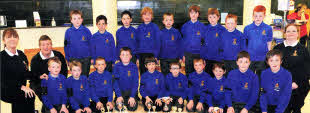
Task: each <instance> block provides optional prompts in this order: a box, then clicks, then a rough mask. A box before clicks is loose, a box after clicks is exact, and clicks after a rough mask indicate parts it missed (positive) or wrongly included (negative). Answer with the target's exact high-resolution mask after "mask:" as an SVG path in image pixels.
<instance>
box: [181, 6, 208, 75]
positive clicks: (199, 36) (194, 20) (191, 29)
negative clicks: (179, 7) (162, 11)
mask: <svg viewBox="0 0 310 113" xmlns="http://www.w3.org/2000/svg"><path fill="white" fill-rule="evenodd" d="M199 11H200V7H199V6H197V5H192V6H191V7H189V9H188V14H189V17H190V18H191V20H190V21H188V22H186V23H185V24H184V25H183V26H182V28H181V33H182V34H183V44H182V46H183V49H184V56H183V62H185V72H186V76H188V75H189V74H190V73H192V72H194V71H195V70H194V65H193V60H194V59H196V58H200V49H201V46H202V42H203V36H204V34H203V33H204V31H205V25H204V24H203V23H201V22H200V21H199V20H198V17H199V14H200V12H199Z"/></svg>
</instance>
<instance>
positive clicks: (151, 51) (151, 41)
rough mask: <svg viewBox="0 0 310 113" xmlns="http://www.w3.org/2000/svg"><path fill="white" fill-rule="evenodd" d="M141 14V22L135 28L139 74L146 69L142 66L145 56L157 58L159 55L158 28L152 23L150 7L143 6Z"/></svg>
mask: <svg viewBox="0 0 310 113" xmlns="http://www.w3.org/2000/svg"><path fill="white" fill-rule="evenodd" d="M141 16H142V21H143V23H142V24H141V25H139V26H138V28H137V30H136V35H137V37H136V41H137V48H136V53H137V54H138V57H139V63H140V64H139V65H140V66H139V68H140V74H143V73H144V72H146V71H147V69H146V68H145V67H144V65H145V64H144V62H145V58H147V57H155V58H156V60H157V58H158V56H159V51H160V37H159V36H160V30H159V28H158V26H157V25H156V24H154V23H152V19H153V10H152V9H151V8H150V7H144V8H143V9H142V11H141Z"/></svg>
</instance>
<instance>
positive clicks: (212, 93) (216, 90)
mask: <svg viewBox="0 0 310 113" xmlns="http://www.w3.org/2000/svg"><path fill="white" fill-rule="evenodd" d="M225 87H226V78H225V77H222V78H221V79H219V80H218V79H217V78H216V77H214V78H211V79H210V81H209V82H208V91H207V97H206V102H207V104H208V105H209V106H214V104H217V105H219V106H218V107H220V108H222V109H223V108H224V107H225V89H224V88H225Z"/></svg>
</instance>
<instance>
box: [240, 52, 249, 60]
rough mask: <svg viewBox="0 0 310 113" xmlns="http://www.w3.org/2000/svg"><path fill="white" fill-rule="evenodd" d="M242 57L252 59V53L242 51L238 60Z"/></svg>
mask: <svg viewBox="0 0 310 113" xmlns="http://www.w3.org/2000/svg"><path fill="white" fill-rule="evenodd" d="M240 58H248V59H249V60H250V54H249V53H248V52H246V51H241V52H239V53H238V55H237V60H239V59H240Z"/></svg>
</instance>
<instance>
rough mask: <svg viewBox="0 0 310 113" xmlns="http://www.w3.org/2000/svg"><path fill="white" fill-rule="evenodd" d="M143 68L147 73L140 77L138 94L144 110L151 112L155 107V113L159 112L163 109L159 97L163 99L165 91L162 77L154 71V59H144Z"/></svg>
mask: <svg viewBox="0 0 310 113" xmlns="http://www.w3.org/2000/svg"><path fill="white" fill-rule="evenodd" d="M145 67H146V68H147V69H148V71H147V72H145V73H143V74H142V75H141V81H140V94H141V96H142V104H143V106H144V110H145V111H149V110H150V111H153V110H154V109H153V107H152V106H156V108H155V111H161V110H162V108H163V107H162V104H163V103H162V101H161V97H163V95H164V91H165V79H164V75H163V74H162V73H160V72H159V71H157V70H156V60H155V58H154V57H147V58H146V59H145ZM150 105H152V106H150Z"/></svg>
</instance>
